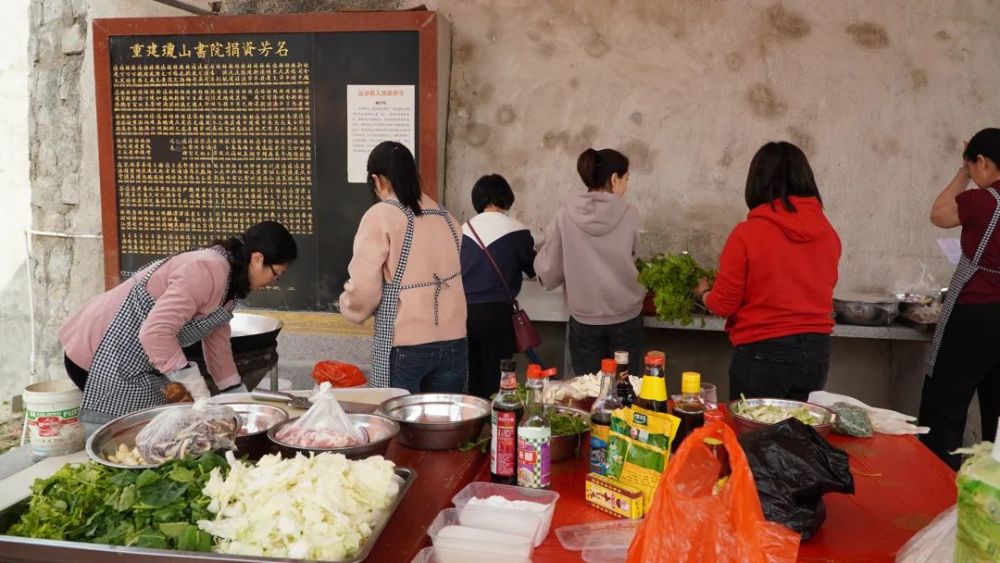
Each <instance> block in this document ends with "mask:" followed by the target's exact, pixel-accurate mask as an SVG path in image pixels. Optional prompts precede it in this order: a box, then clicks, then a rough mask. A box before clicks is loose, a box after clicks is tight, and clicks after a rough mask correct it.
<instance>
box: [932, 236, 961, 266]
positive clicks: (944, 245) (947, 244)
mask: <svg viewBox="0 0 1000 563" xmlns="http://www.w3.org/2000/svg"><path fill="white" fill-rule="evenodd" d="M937 242H938V246H940V247H941V252H944V255H945V257H946V258H947V259H948V262H949V263H951V265H953V266H954V265H955V264H958V260H959V258H961V257H962V242H961V241H960V240H958V239H957V238H939V239H938V241H937Z"/></svg>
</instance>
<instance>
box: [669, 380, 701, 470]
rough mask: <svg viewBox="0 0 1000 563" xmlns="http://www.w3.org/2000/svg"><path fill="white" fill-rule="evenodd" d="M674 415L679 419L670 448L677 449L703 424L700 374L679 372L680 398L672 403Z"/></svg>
mask: <svg viewBox="0 0 1000 563" xmlns="http://www.w3.org/2000/svg"><path fill="white" fill-rule="evenodd" d="M674 416H676V417H677V418H679V419H680V420H681V423H680V426H679V427H678V428H677V436H676V437H675V438H674V443H673V444H671V449H672V450H673V451H677V447H678V446H680V445H681V442H683V441H684V438H685V437H687V435H688V434H690V433H691V432H693V431H694V429H695V428H701V427H702V426H703V425H704V424H705V401H704V399H702V398H701V374H700V373H698V372H696V371H686V372H684V373H682V374H681V400H680V401H678V402H677V403H675V404H674Z"/></svg>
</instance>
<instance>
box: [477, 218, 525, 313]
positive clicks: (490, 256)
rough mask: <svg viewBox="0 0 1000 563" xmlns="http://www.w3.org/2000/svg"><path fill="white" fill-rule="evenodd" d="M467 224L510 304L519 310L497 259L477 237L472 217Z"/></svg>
mask: <svg viewBox="0 0 1000 563" xmlns="http://www.w3.org/2000/svg"><path fill="white" fill-rule="evenodd" d="M466 225H468V226H469V230H470V231H472V234H473V236H475V237H476V242H478V243H479V246H480V247H482V249H483V252H484V253H486V258H487V259H489V261H490V264H491V265H493V271H495V272H496V273H497V277H499V278H500V283H502V284H503V289H504V291H506V292H507V297H508V298H510V302H511V305H513V306H514V310H515V311H520V310H521V307H520V306H519V305H518V304H517V299H515V298H514V294H513V293H512V292H511V291H510V287H509V286H508V285H507V279H506V278H504V277H503V272H501V271H500V266H498V265H497V261H496V260H494V259H493V255H492V254H490V249H489V248H486V245H485V244H483V239H481V238H479V233H477V232H476V228H475V227H473V226H472V219H469V222H468V223H466Z"/></svg>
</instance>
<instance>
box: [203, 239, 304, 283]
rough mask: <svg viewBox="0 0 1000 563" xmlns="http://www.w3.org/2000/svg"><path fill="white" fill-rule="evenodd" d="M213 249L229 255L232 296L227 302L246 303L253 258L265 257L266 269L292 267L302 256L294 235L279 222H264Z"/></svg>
mask: <svg viewBox="0 0 1000 563" xmlns="http://www.w3.org/2000/svg"><path fill="white" fill-rule="evenodd" d="M212 246H221V247H222V248H224V249H226V251H227V252H228V253H229V292H228V293H227V294H226V301H229V300H231V299H246V297H247V295H248V294H249V293H250V257H251V256H253V253H254V252H260V253H261V254H262V255H263V256H264V265H265V266H270V265H272V264H289V263H291V262H292V261H293V260H295V259H296V258H298V256H299V247H298V245H297V244H296V243H295V238H294V237H293V236H292V233H290V232H288V229H286V228H285V226H284V225H282V224H281V223H278V222H276V221H263V222H261V223H257V224H256V225H254V226H252V227H250V228H249V229H247V230H246V232H245V233H243V234H242V235H238V236H235V237H230V238H227V239H220V240H217V241H215V242H213V243H212Z"/></svg>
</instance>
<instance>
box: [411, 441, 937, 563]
mask: <svg viewBox="0 0 1000 563" xmlns="http://www.w3.org/2000/svg"><path fill="white" fill-rule="evenodd" d="M829 440H830V442H831V443H832V444H833V445H835V446H837V447H840V448H842V449H843V450H845V451H847V453H848V454H849V455H850V458H851V470H852V471H853V472H854V484H855V492H854V494H853V495H842V494H828V495H826V496H824V497H823V498H824V501H825V502H826V508H827V519H826V522H825V523H824V524H823V527H822V528H820V530H819V532H817V533H816V535H815V536H813V537H812V538H811V539H810V540H809V541H808V542H805V543H803V544H802V545H801V546H800V548H799V560H800V561H814V562H815V561H837V562H841V561H893V560H894V559H895V554H896V552H897V551H898V550H899V548H900V547H902V546H903V544H904V543H906V541H907V540H908V539H910V537H911V536H912V535H913V534H914V533H915V532H917V531H918V530H920V529H921V528H923V527H924V526H925V525H926V524H927V523H928V522H930V521H931V520H932V519H933V518H934V517H935V516H937V514H938V513H940V512H941V511H942V510H944V509H946V508H948V507H949V506H951V505H953V504H954V503H955V495H956V489H955V473H954V472H953V471H952V470H951V469H950V468H949V467H948V466H946V465H945V464H944V463H942V462H941V461H940V460H939V459H938V458H937V457H936V456H935V455H934V454H932V453H931V452H930V450H928V449H927V448H925V447H924V446H923V444H921V443H920V442H919V441H918V440H917V439H916V438H914V437H912V436H888V435H884V434H876V435H875V436H874V437H872V438H848V437H844V436H834V435H831V436H830V438H829ZM585 461H586V460H583V459H580V460H577V461H574V462H569V461H567V462H563V463H557V464H554V465H553V467H552V487H551V489H552V490H553V491H556V492H558V493H559V495H560V497H559V501H558V503H557V504H556V511H555V515H554V516H553V519H552V530H553V532H554V531H555V530H556V529H557V528H560V527H562V526H566V525H569V524H581V523H585V522H596V521H603V520H610V519H613V517H612V516H609V515H607V514H605V513H603V512H600V511H598V510H596V509H594V508H591V507H590V506H589V505H588V504H587V503H586V502H584V500H583V491H584V477H585V476H586V474H587V471H588V464H587V463H585ZM476 479H478V480H489V471H488V469H485V470H481V471H480V472H479V474H478V475H477V477H476ZM445 504H446V505H447V502H446V503H445ZM435 514H436V511H435ZM433 517H434V514H430V515H429V517H427V518H433ZM428 522H429V520H428ZM533 560H534V561H536V562H537V563H545V562H564V561H574V562H575V561H582V557H581V554H580V552H573V551H567V550H564V549H563V548H562V546H561V545H560V544H559V539H558V538H556V535H555V533H550V534H549V537H548V538H546V540H545V543H543V544H542V545H541V546H539V547H538V548H536V549H535V551H534V555H533Z"/></svg>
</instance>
